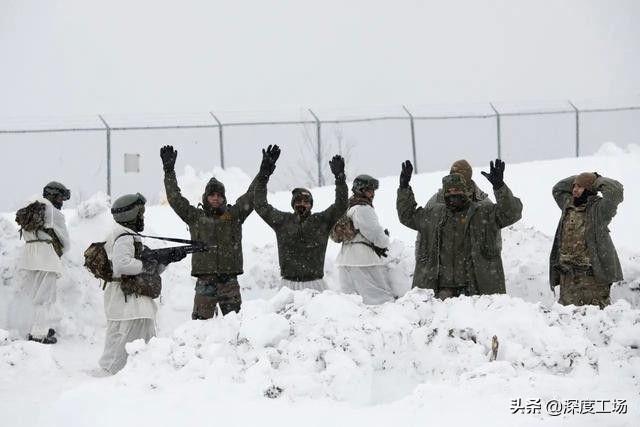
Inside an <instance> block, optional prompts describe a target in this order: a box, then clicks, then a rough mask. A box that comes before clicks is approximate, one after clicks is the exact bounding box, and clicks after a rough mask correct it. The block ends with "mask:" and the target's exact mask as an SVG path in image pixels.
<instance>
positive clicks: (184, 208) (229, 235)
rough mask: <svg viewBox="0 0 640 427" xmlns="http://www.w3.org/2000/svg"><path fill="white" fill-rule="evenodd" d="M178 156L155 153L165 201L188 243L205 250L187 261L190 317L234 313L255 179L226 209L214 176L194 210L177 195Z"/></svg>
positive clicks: (166, 149)
mask: <svg viewBox="0 0 640 427" xmlns="http://www.w3.org/2000/svg"><path fill="white" fill-rule="evenodd" d="M177 156H178V152H177V151H176V150H174V149H173V147H172V146H170V145H166V146H164V147H162V148H161V150H160V157H161V158H162V165H163V168H164V186H165V190H166V193H167V200H168V201H169V205H170V206H171V208H172V209H173V210H174V212H175V213H176V214H177V215H178V216H179V217H180V218H181V219H182V220H183V221H184V222H185V223H186V224H187V225H188V227H189V232H190V233H191V239H192V240H195V241H199V242H203V243H205V244H207V245H208V246H209V250H208V251H207V252H201V253H195V254H193V256H192V259H191V275H192V276H194V277H196V278H197V281H196V289H195V297H194V301H193V313H192V316H191V317H192V318H193V319H210V318H212V317H213V316H214V314H215V313H216V310H217V309H216V305H218V304H219V305H220V309H221V310H222V314H227V313H229V312H231V311H235V312H238V311H240V306H241V303H242V298H241V296H240V285H239V284H238V276H239V275H241V274H242V273H243V260H242V224H243V223H244V221H245V220H246V219H247V217H248V216H249V214H251V212H252V211H253V197H254V186H255V182H256V179H254V180H253V182H252V183H251V185H250V186H249V188H248V189H247V192H246V193H244V194H243V195H242V196H240V197H239V198H238V199H237V200H236V202H235V204H233V205H231V204H228V203H227V195H226V192H225V187H224V184H223V183H222V182H220V181H218V180H217V179H216V178H215V177H213V178H211V180H209V183H208V184H207V185H206V187H205V190H204V193H203V194H202V205H201V206H202V207H195V206H192V205H191V204H190V203H189V201H188V200H187V199H186V198H185V197H184V196H182V194H181V192H180V187H179V186H178V181H177V178H176V172H175V163H176V158H177ZM263 163H264V160H263ZM263 166H264V165H263ZM264 167H266V166H264ZM256 178H257V177H256Z"/></svg>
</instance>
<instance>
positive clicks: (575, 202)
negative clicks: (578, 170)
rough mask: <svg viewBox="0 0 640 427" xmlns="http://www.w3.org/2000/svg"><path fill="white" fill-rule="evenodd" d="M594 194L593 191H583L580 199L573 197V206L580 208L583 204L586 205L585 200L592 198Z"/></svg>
mask: <svg viewBox="0 0 640 427" xmlns="http://www.w3.org/2000/svg"><path fill="white" fill-rule="evenodd" d="M594 195H595V193H594V192H593V191H590V190H586V189H585V190H584V191H583V192H582V195H581V196H580V197H574V198H573V205H574V206H576V207H577V206H582V205H584V204H585V203H587V200H588V199H589V197H591V196H594Z"/></svg>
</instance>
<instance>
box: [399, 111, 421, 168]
mask: <svg viewBox="0 0 640 427" xmlns="http://www.w3.org/2000/svg"><path fill="white" fill-rule="evenodd" d="M402 108H403V109H404V111H405V112H406V113H407V114H408V115H409V126H411V149H412V151H413V170H414V172H415V173H418V157H417V156H416V130H415V126H414V122H413V114H411V112H410V111H409V109H408V108H407V107H405V106H404V105H403V106H402Z"/></svg>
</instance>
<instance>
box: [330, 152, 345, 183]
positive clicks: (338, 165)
mask: <svg viewBox="0 0 640 427" xmlns="http://www.w3.org/2000/svg"><path fill="white" fill-rule="evenodd" d="M329 167H330V168H331V173H332V174H333V176H335V177H336V179H338V178H340V177H344V158H343V157H342V156H340V155H335V156H333V159H331V160H330V161H329Z"/></svg>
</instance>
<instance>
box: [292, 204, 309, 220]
mask: <svg viewBox="0 0 640 427" xmlns="http://www.w3.org/2000/svg"><path fill="white" fill-rule="evenodd" d="M293 209H294V210H295V211H296V213H297V214H298V215H300V216H301V217H303V218H304V217H306V216H308V215H309V210H308V209H307V207H306V206H303V205H296V206H295V207H294V208H293Z"/></svg>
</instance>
